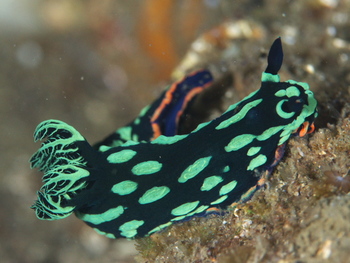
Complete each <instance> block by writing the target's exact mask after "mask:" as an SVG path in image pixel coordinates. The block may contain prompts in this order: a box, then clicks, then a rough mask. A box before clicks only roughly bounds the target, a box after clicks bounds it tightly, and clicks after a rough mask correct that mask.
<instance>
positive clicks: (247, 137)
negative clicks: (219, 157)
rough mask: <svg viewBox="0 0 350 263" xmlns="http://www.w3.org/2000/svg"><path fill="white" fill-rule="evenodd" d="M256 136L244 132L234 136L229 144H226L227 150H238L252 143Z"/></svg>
mask: <svg viewBox="0 0 350 263" xmlns="http://www.w3.org/2000/svg"><path fill="white" fill-rule="evenodd" d="M255 138H256V136H255V135H253V134H242V135H238V136H236V137H234V138H233V139H232V140H231V141H230V142H229V144H228V145H226V146H225V151H226V152H233V151H237V150H239V149H241V148H243V147H244V146H246V145H248V144H250V143H251V142H252V141H253V140H254V139H255Z"/></svg>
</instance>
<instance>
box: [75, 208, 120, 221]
mask: <svg viewBox="0 0 350 263" xmlns="http://www.w3.org/2000/svg"><path fill="white" fill-rule="evenodd" d="M123 213H124V207H122V206H121V205H120V206H117V207H115V208H111V209H108V210H107V211H106V212H104V213H101V214H96V215H94V214H83V213H79V212H76V215H77V217H78V218H80V219H81V220H84V221H85V222H89V223H91V224H94V225H99V224H102V223H105V222H109V221H112V220H114V219H116V218H118V217H119V216H120V215H121V214H123Z"/></svg>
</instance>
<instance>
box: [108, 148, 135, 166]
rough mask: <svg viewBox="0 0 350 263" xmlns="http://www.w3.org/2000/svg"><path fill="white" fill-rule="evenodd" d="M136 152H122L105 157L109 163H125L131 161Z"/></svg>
mask: <svg viewBox="0 0 350 263" xmlns="http://www.w3.org/2000/svg"><path fill="white" fill-rule="evenodd" d="M136 153H137V152H135V151H133V150H129V149H128V150H122V151H120V152H116V153H112V154H111V155H109V156H108V157H107V161H108V162H109V163H125V162H127V161H129V160H131V159H132V158H133V157H134V156H135V155H136Z"/></svg>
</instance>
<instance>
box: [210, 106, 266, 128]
mask: <svg viewBox="0 0 350 263" xmlns="http://www.w3.org/2000/svg"><path fill="white" fill-rule="evenodd" d="M262 101H263V99H258V100H254V101H252V102H249V103H247V104H246V105H244V107H243V108H242V109H241V110H240V111H239V112H238V113H236V114H235V115H233V116H232V117H230V118H228V119H227V120H224V121H222V122H220V124H219V125H218V126H216V128H215V129H217V130H220V129H224V128H227V127H230V126H231V125H232V124H234V123H236V122H238V121H240V120H242V119H244V117H245V116H246V115H247V113H248V111H249V110H251V109H252V108H254V107H256V106H257V105H259V104H260V103H261V102H262Z"/></svg>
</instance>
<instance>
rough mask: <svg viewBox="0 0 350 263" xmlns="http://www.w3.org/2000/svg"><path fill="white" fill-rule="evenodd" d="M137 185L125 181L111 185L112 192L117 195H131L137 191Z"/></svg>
mask: <svg viewBox="0 0 350 263" xmlns="http://www.w3.org/2000/svg"><path fill="white" fill-rule="evenodd" d="M137 185H138V183H136V182H133V181H130V180H125V181H122V182H120V183H117V184H115V185H113V187H112V192H113V193H114V194H118V195H128V194H131V193H133V192H134V191H135V190H136V189H137Z"/></svg>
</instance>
